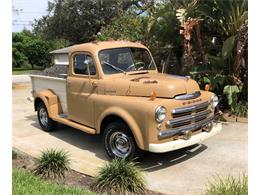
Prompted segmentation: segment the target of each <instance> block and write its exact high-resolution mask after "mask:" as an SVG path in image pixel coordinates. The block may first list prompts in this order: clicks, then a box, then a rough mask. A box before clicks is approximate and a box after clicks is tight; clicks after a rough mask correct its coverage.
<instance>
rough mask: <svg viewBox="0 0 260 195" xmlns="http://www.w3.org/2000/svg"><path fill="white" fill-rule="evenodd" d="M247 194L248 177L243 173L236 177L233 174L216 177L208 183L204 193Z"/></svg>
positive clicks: (208, 194)
mask: <svg viewBox="0 0 260 195" xmlns="http://www.w3.org/2000/svg"><path fill="white" fill-rule="evenodd" d="M231 194H232V195H247V194H248V177H247V176H245V175H243V176H242V178H241V177H239V178H238V179H236V178H234V177H233V176H229V177H227V178H220V177H218V178H216V179H215V180H214V181H213V182H210V183H209V186H208V189H207V192H206V195H231Z"/></svg>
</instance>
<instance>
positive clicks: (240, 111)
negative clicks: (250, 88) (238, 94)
mask: <svg viewBox="0 0 260 195" xmlns="http://www.w3.org/2000/svg"><path fill="white" fill-rule="evenodd" d="M232 113H233V114H235V115H236V116H240V117H247V113H248V103H247V102H239V103H238V104H237V105H236V107H235V108H234V109H233V110H232Z"/></svg>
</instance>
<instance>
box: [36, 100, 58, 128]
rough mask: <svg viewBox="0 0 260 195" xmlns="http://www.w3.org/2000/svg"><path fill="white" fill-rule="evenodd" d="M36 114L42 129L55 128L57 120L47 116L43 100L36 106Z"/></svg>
mask: <svg viewBox="0 0 260 195" xmlns="http://www.w3.org/2000/svg"><path fill="white" fill-rule="evenodd" d="M37 116H38V121H39V124H40V126H41V128H42V129H43V130H44V131H47V132H50V131H53V130H54V129H55V128H56V126H57V122H56V121H53V120H52V119H51V118H50V117H49V114H48V110H47V108H46V106H45V105H44V103H43V102H41V103H39V105H38V106H37Z"/></svg>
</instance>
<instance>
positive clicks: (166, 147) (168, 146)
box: [149, 123, 222, 153]
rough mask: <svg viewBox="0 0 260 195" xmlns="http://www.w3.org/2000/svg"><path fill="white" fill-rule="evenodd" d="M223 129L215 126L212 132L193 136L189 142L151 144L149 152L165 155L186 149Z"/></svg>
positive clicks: (220, 126)
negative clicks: (165, 153)
mask: <svg viewBox="0 0 260 195" xmlns="http://www.w3.org/2000/svg"><path fill="white" fill-rule="evenodd" d="M221 129H222V125H221V124H220V123H218V124H214V126H213V128H212V130H211V131H210V132H205V131H204V132H201V133H199V134H196V135H194V136H191V138H190V139H188V140H184V139H179V140H175V141H170V142H166V143H161V144H149V151H150V152H155V153H163V152H169V151H173V150H177V149H180V148H185V147H188V146H191V145H194V144H197V143H200V142H202V141H204V140H206V139H208V138H210V137H212V136H214V135H216V134H218V133H220V132H221Z"/></svg>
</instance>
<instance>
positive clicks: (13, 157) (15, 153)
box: [12, 150, 17, 159]
mask: <svg viewBox="0 0 260 195" xmlns="http://www.w3.org/2000/svg"><path fill="white" fill-rule="evenodd" d="M12 159H17V152H16V151H15V150H12Z"/></svg>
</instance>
